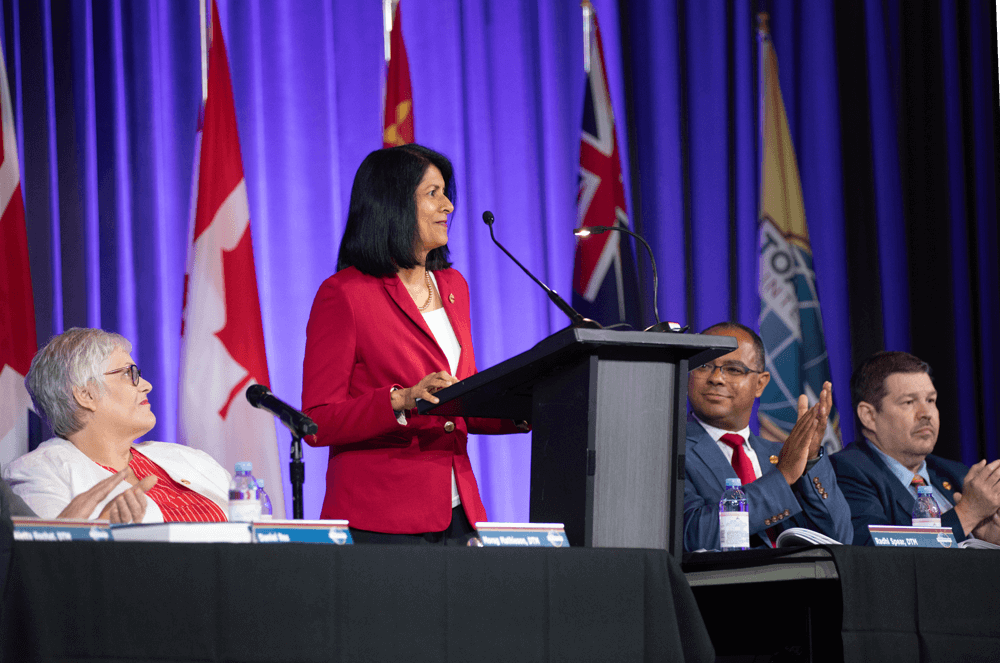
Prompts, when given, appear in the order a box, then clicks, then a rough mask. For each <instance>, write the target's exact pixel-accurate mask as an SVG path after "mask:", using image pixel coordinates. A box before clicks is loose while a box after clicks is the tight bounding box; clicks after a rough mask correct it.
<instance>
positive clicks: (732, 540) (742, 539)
mask: <svg viewBox="0 0 1000 663" xmlns="http://www.w3.org/2000/svg"><path fill="white" fill-rule="evenodd" d="M742 485H743V484H742V482H741V481H740V480H739V479H726V492H724V493H722V499H721V500H719V548H720V549H721V550H722V551H723V552H725V551H728V550H746V549H747V548H749V547H750V513H749V512H748V511H747V495H746V493H744V492H743V489H742Z"/></svg>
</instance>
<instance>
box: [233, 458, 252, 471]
mask: <svg viewBox="0 0 1000 663" xmlns="http://www.w3.org/2000/svg"><path fill="white" fill-rule="evenodd" d="M251 470H253V463H251V462H250V461H248V460H241V461H240V462H238V463H236V471H237V472H249V471H251Z"/></svg>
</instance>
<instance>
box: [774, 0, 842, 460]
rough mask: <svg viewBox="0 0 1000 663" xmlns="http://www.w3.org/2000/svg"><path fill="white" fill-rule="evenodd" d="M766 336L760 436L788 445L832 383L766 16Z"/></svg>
mask: <svg viewBox="0 0 1000 663" xmlns="http://www.w3.org/2000/svg"><path fill="white" fill-rule="evenodd" d="M759 18H760V29H759V30H758V35H757V36H758V40H759V41H760V90H761V129H760V140H761V175H760V214H759V227H758V232H759V239H760V286H759V287H760V336H761V339H763V341H764V349H765V351H766V354H767V370H768V371H770V373H771V381H770V382H769V383H768V385H767V387H766V388H765V389H764V393H763V394H762V395H761V398H760V407H759V408H758V410H757V414H758V419H759V420H760V433H761V435H762V436H763V437H766V438H768V439H771V440H774V441H777V442H784V440H785V438H787V437H788V433H789V432H790V431H791V430H792V427H793V426H794V425H795V421H796V419H797V417H798V410H797V408H796V406H797V403H798V397H799V394H806V395H808V396H809V404H810V405H812V404H813V403H815V402H816V398H817V395H818V394H819V393H820V391H821V390H822V388H823V383H824V382H826V381H827V380H829V379H830V362H829V358H828V357H827V352H826V340H825V338H824V336H823V318H822V315H821V314H820V307H819V295H818V294H817V292H818V291H817V288H816V273H815V272H814V271H813V255H812V247H811V246H810V243H809V228H808V227H807V226H806V212H805V204H804V203H803V199H802V185H801V183H800V180H799V167H798V164H797V162H796V159H795V146H794V145H792V135H791V132H789V130H788V118H787V116H786V115H785V103H784V101H783V100H782V98H781V87H780V86H779V84H778V58H777V55H776V54H775V52H774V46H773V45H772V44H771V36H770V34H769V32H768V29H767V24H766V22H767V15H766V14H761V15H760V17H759ZM823 445H824V446H825V447H826V450H827V452H828V453H833V452H834V451H837V450H839V449H840V448H841V447H842V446H843V443H842V442H841V438H840V419H839V415H838V414H837V412H836V410H834V411H833V412H831V413H830V419H829V423H828V424H827V430H826V433H825V435H824V438H823Z"/></svg>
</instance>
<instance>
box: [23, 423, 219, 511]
mask: <svg viewBox="0 0 1000 663" xmlns="http://www.w3.org/2000/svg"><path fill="white" fill-rule="evenodd" d="M134 446H135V448H136V449H138V450H139V452H140V453H142V454H143V455H144V456H146V457H147V458H149V459H150V460H151V461H153V462H154V463H156V464H157V465H159V466H160V467H162V468H163V470H164V471H165V472H166V473H167V474H168V475H170V478H172V479H173V480H174V481H177V482H178V483H180V484H182V485H184V486H186V487H188V488H190V489H191V490H194V491H196V492H198V493H200V494H202V495H204V496H205V497H207V498H208V499H210V500H212V501H213V502H215V503H216V504H217V505H218V506H219V508H220V509H222V512H223V513H228V512H229V479H230V475H229V472H227V471H226V469H225V468H223V467H222V465H219V463H217V462H216V461H215V459H214V458H212V457H211V456H209V455H208V454H207V453H205V452H204V451H199V450H197V449H192V448H190V447H186V446H184V445H181V444H172V443H170V442H143V443H141V444H136V445H134ZM107 477H108V471H107V470H106V469H104V468H103V467H101V466H100V465H98V464H97V463H95V462H94V461H92V460H91V459H90V458H88V457H87V456H86V455H85V454H84V453H83V452H82V451H80V450H79V449H77V448H76V446H74V445H73V443H72V442H70V441H69V440H64V439H62V438H59V437H54V438H52V439H51V440H46V441H45V442H42V443H41V444H39V445H38V448H37V449H35V450H34V451H32V452H30V453H27V454H25V455H23V456H21V457H20V458H17V459H15V460H14V461H12V462H11V463H10V464H9V465H8V466H7V467H5V468H3V478H4V479H6V480H7V482H8V483H9V484H10V487H11V488H12V489H13V490H14V493H16V494H17V495H20V496H21V498H23V499H24V501H25V502H27V504H28V506H30V507H31V508H32V509H34V511H35V513H37V514H38V517H39V518H55V517H56V516H58V515H59V513H60V512H61V511H62V510H63V509H65V508H66V505H67V504H69V503H70V500H72V499H73V498H74V497H76V496H77V495H79V494H80V493H82V492H84V491H86V490H87V489H89V488H92V487H93V486H94V485H95V484H96V483H97V482H98V481H100V480H102V479H106V478H107ZM130 487H131V486H129V484H128V482H126V481H122V482H121V483H119V484H118V485H117V486H115V489H114V490H112V491H111V494H110V495H108V497H107V499H105V500H104V501H102V502H101V503H100V504H98V505H97V507H96V508H95V509H94V512H93V513H92V514H90V517H91V518H96V517H97V516H98V515H100V513H101V511H102V510H103V509H104V507H105V506H106V505H107V503H108V502H110V501H111V500H112V499H114V498H115V497H117V496H118V495H120V494H122V493H123V492H125V491H126V490H127V489H128V488H130ZM142 522H144V523H162V522H163V512H162V511H160V507H159V506H157V504H156V503H155V502H153V500H151V499H147V500H146V515H145V516H144V517H143V519H142Z"/></svg>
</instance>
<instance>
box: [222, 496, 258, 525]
mask: <svg viewBox="0 0 1000 663" xmlns="http://www.w3.org/2000/svg"><path fill="white" fill-rule="evenodd" d="M258 518H260V502H258V501H257V500H230V501H229V521H230V522H238V523H252V522H253V521H255V520H257V519H258Z"/></svg>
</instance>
